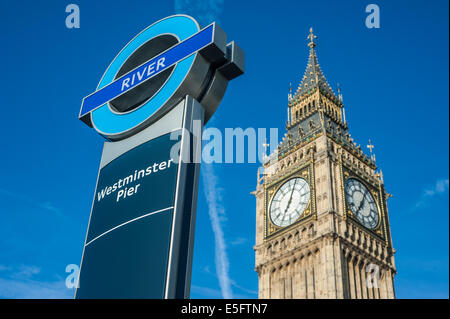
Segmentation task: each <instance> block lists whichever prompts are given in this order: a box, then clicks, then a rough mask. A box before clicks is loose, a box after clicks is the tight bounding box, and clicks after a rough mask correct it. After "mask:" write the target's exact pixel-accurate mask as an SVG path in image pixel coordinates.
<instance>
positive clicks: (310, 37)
mask: <svg viewBox="0 0 450 319" xmlns="http://www.w3.org/2000/svg"><path fill="white" fill-rule="evenodd" d="M308 39H309V43H308V46H309V47H310V48H311V49H313V48H314V47H315V46H316V43H315V42H314V39H317V36H316V35H314V33H313V28H310V29H309V35H308Z"/></svg>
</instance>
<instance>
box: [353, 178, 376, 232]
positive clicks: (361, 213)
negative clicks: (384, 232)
mask: <svg viewBox="0 0 450 319" xmlns="http://www.w3.org/2000/svg"><path fill="white" fill-rule="evenodd" d="M345 200H346V202H347V205H348V207H349V208H350V210H351V212H352V213H353V215H354V216H355V217H356V218H357V219H358V221H359V222H360V223H361V224H362V225H363V226H364V227H366V228H368V229H375V228H377V226H378V225H379V223H380V212H379V210H378V206H377V204H376V201H375V199H374V198H373V196H372V194H371V193H370V191H369V190H368V189H367V187H366V186H365V185H364V184H363V183H362V182H360V181H359V180H357V179H356V178H349V179H347V181H346V182H345Z"/></svg>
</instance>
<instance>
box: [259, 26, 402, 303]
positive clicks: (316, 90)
mask: <svg viewBox="0 0 450 319" xmlns="http://www.w3.org/2000/svg"><path fill="white" fill-rule="evenodd" d="M308 39H309V43H308V46H309V48H310V52H309V58H308V64H307V66H306V71H305V74H304V76H303V78H302V80H301V83H300V85H299V87H298V89H297V91H296V92H295V93H294V94H289V102H288V120H287V125H286V129H287V133H286V134H285V136H284V138H283V140H282V141H281V143H280V144H279V145H278V148H277V150H276V151H275V152H274V153H272V154H270V156H269V157H268V158H267V159H266V161H265V164H264V165H263V173H262V175H260V174H259V172H258V183H257V189H256V191H255V192H254V194H255V196H256V243H255V247H254V248H255V264H256V271H257V273H258V278H259V298H311V299H312V298H331V299H334V298H364V299H366V298H367V299H378V298H395V292H394V275H395V273H396V268H395V262H394V253H395V250H394V248H393V246H392V240H391V232H390V225H389V217H388V210H387V204H386V201H387V199H388V197H389V196H390V195H389V194H388V193H387V192H386V191H385V188H384V182H383V176H382V173H381V170H380V171H376V170H377V166H376V164H375V157H374V155H372V156H370V157H369V156H367V155H365V154H364V153H363V151H362V150H361V147H360V146H357V144H355V143H354V141H353V138H352V137H351V136H350V134H349V132H348V127H347V122H346V120H345V110H344V106H343V103H342V96H341V94H340V93H339V94H338V96H336V95H335V94H334V92H333V90H332V89H331V87H330V85H329V84H328V83H327V81H326V79H325V76H324V75H323V73H322V70H321V69H320V67H319V63H318V60H317V55H316V52H315V46H316V43H315V39H316V36H315V35H314V34H313V32H312V29H311V31H310V34H309V36H308ZM368 147H369V149H370V153H372V147H373V145H372V144H371V143H369V145H368Z"/></svg>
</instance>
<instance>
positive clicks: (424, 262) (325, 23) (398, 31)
mask: <svg viewBox="0 0 450 319" xmlns="http://www.w3.org/2000/svg"><path fill="white" fill-rule="evenodd" d="M175 2H176V3H175ZM175 2H171V1H162V2H157V1H150V0H147V1H132V0H130V1H127V2H125V3H124V4H122V5H121V4H119V3H118V2H114V4H112V2H111V1H95V2H94V1H72V2H67V3H66V2H64V1H45V2H39V3H38V2H32V1H27V2H26V3H23V2H16V1H2V2H1V3H0V40H1V43H2V53H1V59H0V66H1V69H2V79H1V80H0V92H1V96H2V99H1V107H2V110H3V116H2V117H1V118H0V124H1V128H2V129H3V131H4V133H3V136H4V137H3V138H2V139H1V141H0V150H1V155H2V156H0V177H1V179H0V219H1V223H0V297H2V298H36V297H38V298H51V297H59V298H65V297H68V298H70V297H72V296H73V290H70V289H67V288H65V286H64V280H65V277H66V276H67V273H65V268H66V265H68V264H78V263H79V262H80V259H81V253H82V245H83V241H84V237H85V232H86V227H87V223H88V219H89V212H90V207H91V201H92V196H93V192H94V187H95V180H96V177H97V169H98V164H99V160H100V155H101V149H102V142H103V139H102V138H101V137H100V136H99V135H98V134H96V133H95V132H94V131H93V130H91V129H89V128H88V127H87V126H85V125H84V124H83V123H82V122H80V121H79V120H78V119H77V115H78V111H79V107H80V102H81V99H82V98H83V97H84V96H86V95H88V94H90V93H91V92H93V90H94V89H95V87H96V85H97V83H98V81H99V80H100V77H101V75H102V74H103V72H104V71H105V69H106V67H107V66H108V65H109V63H110V62H111V60H112V59H113V58H114V57H115V55H116V54H117V53H118V52H119V50H120V49H121V48H122V47H123V46H124V45H125V44H126V43H127V42H128V41H129V40H130V39H131V38H132V37H133V36H134V35H135V34H137V33H138V32H139V31H141V30H142V29H144V28H145V27H146V26H148V25H150V24H151V23H153V22H154V21H156V20H158V19H160V18H163V17H165V16H168V15H171V14H173V13H175V11H177V12H184V13H188V14H191V15H193V16H194V17H196V18H198V19H199V21H200V23H202V24H203V25H205V24H206V23H209V22H211V20H212V19H216V20H217V21H219V24H220V25H221V26H222V28H223V29H224V30H226V32H227V34H228V37H229V39H232V40H235V41H236V42H237V43H238V44H239V45H240V46H241V47H242V48H243V50H244V51H245V53H246V73H245V75H244V76H241V77H240V78H237V79H235V80H233V81H232V83H230V86H229V88H228V91H227V93H226V95H225V98H224V100H223V102H222V103H221V106H220V108H219V110H218V111H217V112H216V114H215V115H214V119H213V121H212V123H211V124H209V125H214V126H215V127H218V128H219V129H221V130H224V128H225V127H242V128H247V127H254V128H257V127H266V128H270V127H278V128H279V129H280V135H281V134H282V133H284V131H283V130H284V128H283V123H284V121H285V120H286V107H287V91H288V87H289V83H290V82H292V83H293V86H294V87H296V86H297V85H298V83H299V81H300V79H301V77H302V76H303V72H304V69H305V66H306V61H307V57H308V48H307V46H306V36H307V33H308V30H309V27H311V26H312V27H314V29H315V32H316V33H317V35H318V39H317V43H318V46H317V48H316V49H317V53H318V57H319V62H320V64H321V67H322V70H323V71H324V74H325V76H326V77H327V79H328V81H329V83H330V84H331V86H332V87H333V88H334V89H335V90H336V83H337V82H339V83H340V84H341V87H342V91H343V94H344V105H345V108H346V115H347V120H348V122H349V128H350V133H351V134H352V136H353V137H354V138H355V141H356V142H357V143H360V144H361V145H362V146H365V145H366V144H367V142H368V140H369V138H370V139H371V140H372V141H373V143H374V144H375V153H376V157H377V164H378V165H379V166H380V167H381V168H382V169H383V173H384V180H385V184H386V188H387V191H388V192H390V193H392V194H393V195H394V196H393V198H391V199H390V200H389V202H388V205H389V212H390V220H391V226H392V234H393V242H394V246H395V248H396V249H397V253H396V264H397V268H398V274H397V276H396V281H395V286H396V293H397V297H399V298H448V296H449V290H448V282H449V278H448V273H449V265H448V253H449V247H448V242H449V233H448V225H449V220H448V216H449V214H448V212H449V207H448V203H449V198H448V176H449V173H448V164H449V163H448V155H449V149H448V145H449V141H448V136H449V131H448V130H449V125H448V115H449V114H448V109H449V96H448V85H449V83H448V79H449V74H448V69H449V65H448V61H449V59H448V57H449V52H448V49H449V45H448V25H449V22H448V2H447V1H376V2H374V3H376V4H377V5H378V6H379V7H380V10H381V28H380V29H367V28H366V27H365V24H364V21H365V18H366V15H367V14H366V13H365V7H366V5H368V4H370V3H372V2H369V1H356V0H353V1H345V2H344V1H339V2H338V1H324V0H320V1H285V0H279V1H276V2H273V1H230V0H228V1H227V0H222V1H220V0H216V1H193V0H192V1H187V0H184V1H175ZM69 3H76V4H78V5H79V7H80V10H81V28H80V29H67V28H66V27H65V18H66V15H67V14H66V13H65V7H66V5H67V4H69ZM257 166H258V165H257V164H216V165H213V166H207V165H204V166H203V167H202V176H201V183H200V192H199V194H200V196H199V201H198V213H197V226H196V238H195V251H194V264H193V275H192V297H193V298H222V297H235V298H241V297H242V298H255V297H257V293H256V292H257V275H256V273H255V272H254V270H253V268H254V254H253V248H252V247H253V244H254V233H255V226H254V225H255V199H254V198H253V196H252V195H250V192H251V191H253V190H254V188H255V185H256V170H257Z"/></svg>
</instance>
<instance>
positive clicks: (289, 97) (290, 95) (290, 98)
mask: <svg viewBox="0 0 450 319" xmlns="http://www.w3.org/2000/svg"><path fill="white" fill-rule="evenodd" d="M291 100H292V83H289V94H288V101H289V102H290V101H291Z"/></svg>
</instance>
